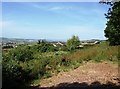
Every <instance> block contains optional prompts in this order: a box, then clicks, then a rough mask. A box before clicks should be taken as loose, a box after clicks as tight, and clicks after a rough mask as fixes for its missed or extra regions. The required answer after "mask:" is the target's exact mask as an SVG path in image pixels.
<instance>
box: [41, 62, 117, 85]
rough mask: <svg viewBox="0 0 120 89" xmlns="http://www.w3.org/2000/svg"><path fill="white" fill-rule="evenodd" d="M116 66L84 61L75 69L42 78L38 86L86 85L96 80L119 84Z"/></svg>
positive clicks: (102, 82) (103, 82) (107, 63)
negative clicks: (84, 62)
mask: <svg viewBox="0 0 120 89" xmlns="http://www.w3.org/2000/svg"><path fill="white" fill-rule="evenodd" d="M117 79H118V66H117V65H115V64H112V63H109V62H104V63H91V62H89V63H86V64H83V65H81V66H80V67H79V68H77V69H75V70H71V71H69V72H61V73H59V74H58V75H57V76H53V77H51V78H48V79H44V80H42V81H41V82H40V87H51V86H54V87H55V86H57V85H59V84H62V83H75V82H76V83H87V84H88V85H90V84H92V83H93V82H96V81H98V82H99V83H100V84H106V83H109V82H112V83H114V84H117V85H119V83H118V81H117Z"/></svg>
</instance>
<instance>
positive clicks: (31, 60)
mask: <svg viewBox="0 0 120 89" xmlns="http://www.w3.org/2000/svg"><path fill="white" fill-rule="evenodd" d="M46 44H47V45H46ZM41 45H43V46H45V47H46V46H47V47H48V46H50V47H52V45H49V43H44V44H43V43H42V44H41V43H40V44H37V45H31V46H28V45H24V46H18V47H17V48H15V49H11V50H10V51H8V52H7V53H3V62H2V65H3V86H4V87H5V88H7V89H8V87H9V88H14V87H15V86H16V87H18V86H19V85H23V84H25V83H28V82H31V81H33V80H35V79H37V80H38V79H43V78H48V77H50V76H52V75H54V74H56V73H58V72H61V71H68V70H69V69H70V68H72V69H75V68H78V67H79V66H80V64H81V63H83V62H88V61H95V62H101V61H104V60H105V61H106V60H108V61H112V62H114V61H117V55H118V51H117V46H109V45H108V43H106V42H101V43H100V44H98V45H96V46H92V47H87V48H83V49H79V50H76V51H74V52H68V51H55V50H53V49H52V48H51V49H48V50H47V51H40V50H41V48H42V46H41ZM48 48H49V47H48ZM37 49H38V50H37ZM27 53H28V54H27ZM28 55H29V56H28ZM26 58H27V59H26ZM11 83H12V84H11ZM16 89H17V88H16Z"/></svg>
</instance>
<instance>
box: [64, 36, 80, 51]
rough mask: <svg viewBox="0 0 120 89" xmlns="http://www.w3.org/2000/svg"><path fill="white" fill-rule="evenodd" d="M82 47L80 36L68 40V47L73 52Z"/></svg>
mask: <svg viewBox="0 0 120 89" xmlns="http://www.w3.org/2000/svg"><path fill="white" fill-rule="evenodd" d="M79 45H80V40H79V37H78V36H73V37H72V38H71V39H69V40H67V43H66V46H67V48H68V49H69V50H70V51H71V50H75V49H77V48H78V46H79Z"/></svg>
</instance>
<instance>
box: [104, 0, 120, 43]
mask: <svg viewBox="0 0 120 89" xmlns="http://www.w3.org/2000/svg"><path fill="white" fill-rule="evenodd" d="M102 3H105V4H107V5H110V8H109V10H108V12H107V13H106V14H105V16H106V18H107V19H108V21H107V24H106V25H107V26H106V28H105V30H104V32H105V37H107V38H108V41H109V42H110V45H120V1H119V2H114V1H113V0H112V1H111V2H110V1H109V0H105V1H104V2H102Z"/></svg>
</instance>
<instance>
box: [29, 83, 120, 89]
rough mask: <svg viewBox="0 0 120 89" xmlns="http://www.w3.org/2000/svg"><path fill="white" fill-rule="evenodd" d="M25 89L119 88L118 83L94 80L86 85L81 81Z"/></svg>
mask: <svg viewBox="0 0 120 89" xmlns="http://www.w3.org/2000/svg"><path fill="white" fill-rule="evenodd" d="M27 89H120V83H119V84H114V83H112V82H107V83H106V84H101V83H100V82H98V81H95V82H93V83H91V84H90V85H88V84H87V83H86V82H83V83H78V82H74V83H60V84H58V85H57V86H52V87H40V86H35V87H29V88H27Z"/></svg>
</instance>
